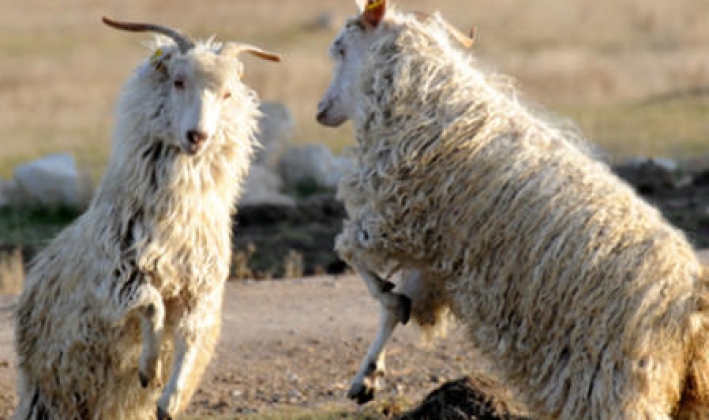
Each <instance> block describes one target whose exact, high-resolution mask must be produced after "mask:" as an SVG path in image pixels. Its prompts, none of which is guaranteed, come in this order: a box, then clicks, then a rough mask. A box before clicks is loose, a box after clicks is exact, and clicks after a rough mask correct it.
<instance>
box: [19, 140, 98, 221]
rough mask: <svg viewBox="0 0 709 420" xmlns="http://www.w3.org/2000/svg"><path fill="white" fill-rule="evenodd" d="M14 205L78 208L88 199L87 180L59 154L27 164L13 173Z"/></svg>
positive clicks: (72, 160) (67, 159)
mask: <svg viewBox="0 0 709 420" xmlns="http://www.w3.org/2000/svg"><path fill="white" fill-rule="evenodd" d="M15 182H16V184H17V189H16V193H17V194H16V198H15V200H16V201H21V203H19V204H29V205H41V206H45V207H57V206H67V207H71V208H76V209H78V208H81V207H83V206H85V205H86V203H87V202H88V200H89V198H90V195H91V188H90V186H89V182H88V179H87V177H86V176H84V175H83V174H81V173H80V172H79V170H78V169H77V168H76V163H75V162H74V157H73V156H71V155H70V154H66V153H61V154H55V155H49V156H46V157H43V158H41V159H37V160H35V161H32V162H29V163H26V164H24V165H21V166H19V167H18V168H16V169H15Z"/></svg>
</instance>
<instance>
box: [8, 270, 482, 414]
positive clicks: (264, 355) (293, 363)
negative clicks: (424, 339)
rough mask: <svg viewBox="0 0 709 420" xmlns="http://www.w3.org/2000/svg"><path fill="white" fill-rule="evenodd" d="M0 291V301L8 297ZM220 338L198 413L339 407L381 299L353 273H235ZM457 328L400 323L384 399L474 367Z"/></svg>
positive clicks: (12, 370) (412, 394)
mask: <svg viewBox="0 0 709 420" xmlns="http://www.w3.org/2000/svg"><path fill="white" fill-rule="evenodd" d="M12 299H13V298H12V297H11V296H4V297H0V306H7V305H8V304H10V303H11V302H12ZM223 315H224V318H223V319H224V324H223V330H222V338H221V342H220V344H219V347H218V349H217V354H216V357H215V359H214V360H213V362H212V364H211V366H210V369H209V371H208V373H207V375H206V376H205V377H204V379H203V381H202V387H201V389H200V390H199V391H198V392H197V394H196V395H195V396H194V398H193V399H192V406H191V408H190V410H189V412H190V413H193V414H208V415H229V416H237V417H238V416H239V415H240V414H246V413H254V412H264V411H271V410H276V409H279V408H285V407H288V406H295V407H305V408H317V407H320V406H323V405H327V406H328V407H333V406H342V407H345V408H346V409H351V410H352V411H356V410H357V407H356V405H355V404H354V403H350V402H349V401H348V400H347V399H346V398H345V392H346V390H347V387H348V383H349V380H350V379H351V377H352V376H353V375H354V373H355V371H356V369H357V367H358V365H359V361H360V358H361V357H362V356H363V355H364V353H365V352H366V348H367V345H368V343H369V341H370V340H371V338H372V337H373V336H374V332H375V329H376V325H377V316H378V307H377V304H376V303H375V302H374V300H372V299H371V298H370V297H369V295H368V293H367V291H366V289H365V287H364V284H363V283H362V281H361V280H360V279H359V278H357V277H355V276H352V275H344V276H338V277H317V278H308V279H296V280H278V281H246V282H230V283H229V284H228V285H227V289H226V295H225V300H224V314H223ZM461 335H462V333H461V331H459V329H458V330H456V329H455V328H452V329H451V331H450V334H449V337H448V338H446V339H445V340H442V341H441V342H440V343H438V344H437V345H436V346H434V347H432V348H426V347H425V346H423V345H420V340H419V334H418V332H417V330H416V328H415V327H412V326H407V327H404V328H400V329H399V330H398V331H396V332H395V335H394V338H393V341H392V343H391V345H390V347H389V353H388V354H389V358H388V361H387V362H388V363H387V367H388V369H389V377H388V379H387V383H386V389H385V390H383V392H381V393H380V394H379V397H378V399H379V400H383V399H387V398H389V399H391V398H393V397H404V398H405V399H407V400H411V401H418V400H419V399H421V398H422V397H423V396H424V395H425V393H427V392H429V391H431V390H432V389H434V388H436V387H437V386H438V385H440V384H441V383H442V382H444V381H446V380H449V379H454V378H458V377H460V376H462V375H464V374H465V373H466V372H469V371H470V369H471V368H472V366H473V363H474V360H475V358H474V357H471V354H472V353H473V351H472V350H470V349H467V348H466V346H465V345H464V344H463V343H462V340H461ZM12 339H13V337H12V323H11V322H10V320H9V319H8V318H7V317H6V316H4V317H3V319H2V321H0V419H6V418H9V416H10V414H11V412H12V407H13V406H14V403H15V396H14V394H15V391H14V390H15V381H16V365H15V359H14V355H13V349H12Z"/></svg>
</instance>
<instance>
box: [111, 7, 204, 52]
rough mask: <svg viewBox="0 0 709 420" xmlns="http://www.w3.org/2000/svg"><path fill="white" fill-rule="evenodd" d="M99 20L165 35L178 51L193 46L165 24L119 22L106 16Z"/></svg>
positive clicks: (125, 27) (185, 36)
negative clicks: (170, 39) (172, 41)
mask: <svg viewBox="0 0 709 420" xmlns="http://www.w3.org/2000/svg"><path fill="white" fill-rule="evenodd" d="M101 20H103V23H105V24H106V25H108V26H110V27H112V28H116V29H120V30H123V31H131V32H157V33H159V34H163V35H166V36H168V37H170V38H172V39H173V40H174V41H175V43H176V44H177V47H178V48H179V49H180V52H181V53H183V54H184V53H186V52H187V51H189V50H191V49H192V48H194V42H193V41H192V40H191V39H190V37H188V36H187V35H184V34H182V33H180V32H179V31H176V30H175V29H171V28H168V27H166V26H162V25H155V24H153V23H136V22H120V21H117V20H113V19H109V18H107V17H106V16H104V17H103V18H102V19H101Z"/></svg>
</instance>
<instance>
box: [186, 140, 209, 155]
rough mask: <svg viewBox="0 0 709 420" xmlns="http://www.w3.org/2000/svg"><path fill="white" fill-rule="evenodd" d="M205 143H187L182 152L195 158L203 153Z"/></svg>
mask: <svg viewBox="0 0 709 420" xmlns="http://www.w3.org/2000/svg"><path fill="white" fill-rule="evenodd" d="M203 146H204V143H187V144H186V145H185V146H184V147H183V148H182V150H184V151H185V153H187V154H188V155H190V156H195V155H197V154H199V152H201V151H202V148H203Z"/></svg>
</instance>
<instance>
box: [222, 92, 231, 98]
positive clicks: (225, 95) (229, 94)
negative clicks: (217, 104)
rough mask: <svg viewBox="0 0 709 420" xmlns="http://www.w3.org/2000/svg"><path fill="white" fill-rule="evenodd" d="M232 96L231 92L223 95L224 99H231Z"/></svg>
mask: <svg viewBox="0 0 709 420" xmlns="http://www.w3.org/2000/svg"><path fill="white" fill-rule="evenodd" d="M229 98H231V92H225V93H224V95H223V96H222V99H229Z"/></svg>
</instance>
